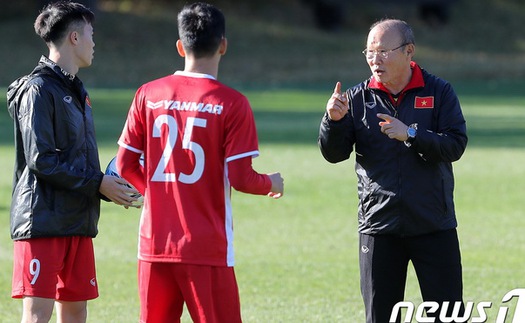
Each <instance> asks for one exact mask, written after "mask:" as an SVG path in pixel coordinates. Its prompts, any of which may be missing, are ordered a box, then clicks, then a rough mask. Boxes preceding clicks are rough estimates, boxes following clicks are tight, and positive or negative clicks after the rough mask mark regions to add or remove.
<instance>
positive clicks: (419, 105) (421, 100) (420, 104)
mask: <svg viewBox="0 0 525 323" xmlns="http://www.w3.org/2000/svg"><path fill="white" fill-rule="evenodd" d="M414 108H415V109H434V97H433V96H423V97H421V96H416V99H415V100H414Z"/></svg>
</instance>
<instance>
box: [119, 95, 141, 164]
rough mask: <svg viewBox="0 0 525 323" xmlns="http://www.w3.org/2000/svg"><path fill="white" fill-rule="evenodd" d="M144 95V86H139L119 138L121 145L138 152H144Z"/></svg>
mask: <svg viewBox="0 0 525 323" xmlns="http://www.w3.org/2000/svg"><path fill="white" fill-rule="evenodd" d="M143 113H144V96H143V87H141V88H139V89H138V90H137V92H136V94H135V97H134V98H133V102H132V103H131V106H130V108H129V112H128V116H127V119H126V123H125V124H124V129H123V130H122V134H121V135H120V138H119V140H118V144H119V146H121V147H122V148H125V149H128V150H131V151H133V152H135V153H137V154H142V153H143V152H144V133H145V123H144V115H143Z"/></svg>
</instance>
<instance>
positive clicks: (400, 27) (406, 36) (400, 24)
mask: <svg viewBox="0 0 525 323" xmlns="http://www.w3.org/2000/svg"><path fill="white" fill-rule="evenodd" d="M377 26H380V28H394V29H396V30H397V32H398V33H399V35H400V36H401V38H402V42H403V44H416V38H415V37H414V32H413V31H412V28H411V27H410V25H409V24H408V23H407V22H405V21H403V20H399V19H383V20H379V21H377V22H375V23H374V24H373V25H372V26H371V27H370V30H372V29H374V28H375V27H377Z"/></svg>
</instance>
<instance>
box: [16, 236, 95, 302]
mask: <svg viewBox="0 0 525 323" xmlns="http://www.w3.org/2000/svg"><path fill="white" fill-rule="evenodd" d="M24 296H33V297H43V298H52V299H56V300H61V301H68V302H76V301H85V300H89V299H94V298H97V297H98V287H97V279H96V272H95V254H94V251H93V240H92V238H90V237H78V236H74V237H51V238H35V239H27V240H19V241H15V242H14V257H13V282H12V291H11V297H13V298H22V297H24Z"/></svg>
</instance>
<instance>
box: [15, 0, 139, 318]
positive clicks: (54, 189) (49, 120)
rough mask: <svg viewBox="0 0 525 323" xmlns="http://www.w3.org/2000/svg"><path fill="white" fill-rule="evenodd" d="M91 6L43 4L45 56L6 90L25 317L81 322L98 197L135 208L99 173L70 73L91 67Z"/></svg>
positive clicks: (18, 285) (85, 105)
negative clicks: (11, 129)
mask: <svg viewBox="0 0 525 323" xmlns="http://www.w3.org/2000/svg"><path fill="white" fill-rule="evenodd" d="M93 19H94V15H93V13H92V12H91V11H90V10H89V9H87V8H86V7H84V6H83V5H81V4H77V3H72V2H57V3H53V4H50V5H48V6H47V7H46V8H44V10H43V11H42V12H41V13H40V15H39V16H38V17H37V19H36V21H35V31H36V33H37V34H38V35H39V36H40V37H41V38H42V39H43V40H44V41H45V42H46V44H47V45H48V48H49V57H45V56H42V58H41V59H40V62H39V63H38V65H37V67H36V68H35V69H34V70H33V72H32V73H31V74H29V75H27V76H24V77H21V78H19V79H18V80H17V81H15V82H14V83H13V84H11V86H10V87H9V89H8V109H9V113H10V115H11V116H12V117H13V120H14V127H15V148H16V160H15V173H14V179H13V196H12V203H11V237H12V239H13V240H14V257H13V259H14V266H13V284H12V297H14V298H23V314H22V322H47V321H49V320H50V318H51V315H52V312H53V306H54V304H55V301H56V307H57V319H58V321H60V322H85V321H86V317H87V300H89V299H93V298H96V297H97V296H98V288H97V282H96V273H95V259H94V252H93V242H92V238H93V237H95V236H96V235H97V233H98V229H97V224H98V219H99V214H100V199H101V198H104V199H107V200H112V201H113V202H115V203H117V204H120V205H124V206H126V207H127V206H131V204H132V202H133V200H134V199H133V198H131V197H130V196H129V195H128V194H133V193H137V192H136V191H135V190H134V189H130V188H129V187H127V186H126V184H127V182H126V181H125V180H123V179H120V178H117V177H112V176H106V175H104V174H103V173H102V172H101V169H100V163H99V157H98V150H97V143H96V141H95V129H94V126H93V116H92V112H91V103H90V100H89V96H88V94H87V92H86V90H85V89H84V86H83V85H82V82H81V81H80V80H79V79H78V77H77V76H76V74H77V72H78V70H79V69H80V68H83V67H88V66H90V65H91V62H92V59H93V53H94V50H93V48H94V46H95V43H94V42H93V27H92V21H93Z"/></svg>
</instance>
